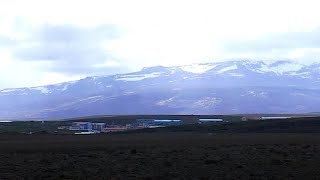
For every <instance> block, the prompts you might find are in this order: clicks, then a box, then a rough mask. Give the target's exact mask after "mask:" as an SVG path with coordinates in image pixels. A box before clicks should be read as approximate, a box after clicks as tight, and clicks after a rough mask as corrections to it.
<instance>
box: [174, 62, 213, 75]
mask: <svg viewBox="0 0 320 180" xmlns="http://www.w3.org/2000/svg"><path fill="white" fill-rule="evenodd" d="M215 67H217V64H192V65H187V66H180V69H182V70H183V71H186V72H191V73H195V74H202V73H205V72H207V71H209V70H211V69H213V68H215Z"/></svg>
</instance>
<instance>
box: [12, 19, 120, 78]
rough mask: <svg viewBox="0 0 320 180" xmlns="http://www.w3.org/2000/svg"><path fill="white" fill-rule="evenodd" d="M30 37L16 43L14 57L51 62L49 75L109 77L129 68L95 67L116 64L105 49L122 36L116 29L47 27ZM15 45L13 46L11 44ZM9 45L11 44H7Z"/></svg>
mask: <svg viewBox="0 0 320 180" xmlns="http://www.w3.org/2000/svg"><path fill="white" fill-rule="evenodd" d="M29 35H30V36H29V37H28V38H27V39H25V40H22V41H16V42H15V47H14V48H13V55H14V56H15V57H16V58H18V59H21V60H24V61H50V62H52V63H51V64H52V66H50V67H48V70H49V71H54V72H62V73H64V74H92V75H93V74H95V75H97V74H106V73H115V72H118V71H124V70H125V69H124V68H126V67H121V68H120V67H114V68H113V67H110V68H102V67H101V68H95V67H92V65H93V64H99V63H103V62H105V61H108V60H111V59H112V60H113V61H114V58H113V57H112V55H111V54H110V53H109V52H108V51H107V50H106V49H105V48H103V43H108V41H111V40H113V39H115V38H117V37H119V36H120V35H121V31H120V30H119V29H117V28H116V27H114V26H111V25H104V26H99V27H95V28H83V27H77V26H73V25H63V26H52V25H43V26H39V27H36V28H33V29H32V31H31V33H30V34H29ZM10 43H11V44H12V42H10ZM6 44H7V45H9V42H6Z"/></svg>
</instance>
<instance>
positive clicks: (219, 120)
mask: <svg viewBox="0 0 320 180" xmlns="http://www.w3.org/2000/svg"><path fill="white" fill-rule="evenodd" d="M210 122H223V119H199V123H210Z"/></svg>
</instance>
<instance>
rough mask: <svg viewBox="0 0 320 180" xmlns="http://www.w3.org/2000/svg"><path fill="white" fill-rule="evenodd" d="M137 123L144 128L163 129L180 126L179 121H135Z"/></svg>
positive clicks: (180, 122)
mask: <svg viewBox="0 0 320 180" xmlns="http://www.w3.org/2000/svg"><path fill="white" fill-rule="evenodd" d="M137 123H138V124H139V125H140V126H143V127H145V128H148V127H163V126H178V125H181V124H182V121H181V120H180V119H137Z"/></svg>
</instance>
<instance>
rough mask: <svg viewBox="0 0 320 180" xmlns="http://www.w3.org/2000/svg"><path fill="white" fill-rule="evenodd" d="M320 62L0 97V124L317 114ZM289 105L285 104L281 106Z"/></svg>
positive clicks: (180, 73)
mask: <svg viewBox="0 0 320 180" xmlns="http://www.w3.org/2000/svg"><path fill="white" fill-rule="evenodd" d="M319 89H320V63H313V64H311V65H303V64H300V63H296V62H291V61H273V62H268V63H266V62H264V61H249V60H242V61H227V62H217V63H200V64H191V65H184V66H173V67H164V66H155V67H146V68H143V69H142V70H141V71H137V72H130V73H125V74H115V75H107V76H92V77H87V78H84V79H81V80H76V81H71V82H64V83H59V84H53V85H47V86H37V87H26V88H16V89H3V90H0V117H4V118H68V117H74V116H86V115H102V114H168V113H169V114H204V113H207V114H225V113H229V114H232V113H266V112H268V113H295V112H298V113H299V112H301V113H306V112H318V111H319V110H320V109H318V108H316V105H317V103H320V93H319ZM284 102H286V103H284Z"/></svg>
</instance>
